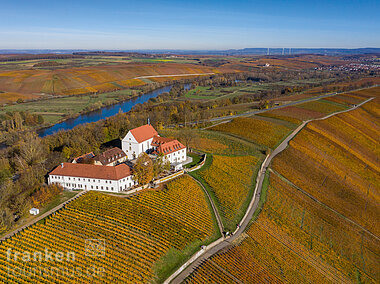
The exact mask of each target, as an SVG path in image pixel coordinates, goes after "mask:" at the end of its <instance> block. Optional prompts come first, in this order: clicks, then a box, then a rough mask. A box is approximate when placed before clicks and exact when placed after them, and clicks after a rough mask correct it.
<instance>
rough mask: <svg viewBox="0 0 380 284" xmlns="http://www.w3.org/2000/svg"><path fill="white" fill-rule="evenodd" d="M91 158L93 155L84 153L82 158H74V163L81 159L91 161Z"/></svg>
mask: <svg viewBox="0 0 380 284" xmlns="http://www.w3.org/2000/svg"><path fill="white" fill-rule="evenodd" d="M93 157H95V155H94V153H93V152H90V153H86V154H83V155H82V156H79V157H76V158H74V161H75V162H77V163H79V162H80V161H81V160H82V159H92V158H93Z"/></svg>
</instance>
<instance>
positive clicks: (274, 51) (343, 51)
mask: <svg viewBox="0 0 380 284" xmlns="http://www.w3.org/2000/svg"><path fill="white" fill-rule="evenodd" d="M44 53H45V54H46V53H55V54H78V55H87V54H88V53H90V55H94V54H96V55H100V54H102V53H104V54H103V55H108V56H109V55H110V53H119V55H121V54H123V53H146V54H147V53H148V54H157V53H158V54H205V55H267V54H270V55H281V54H284V55H289V54H292V55H296V54H324V55H351V54H369V53H372V54H373V53H380V48H370V47H368V48H353V49H350V48H289V47H286V48H243V49H227V50H182V49H148V50H145V49H140V50H139V49H135V50H103V51H98V50H96V49H93V50H79V49H78V50H77V49H70V50H69V49H67V50H64V49H60V50H58V49H57V50H55V49H41V50H39V49H24V50H20V49H0V54H44Z"/></svg>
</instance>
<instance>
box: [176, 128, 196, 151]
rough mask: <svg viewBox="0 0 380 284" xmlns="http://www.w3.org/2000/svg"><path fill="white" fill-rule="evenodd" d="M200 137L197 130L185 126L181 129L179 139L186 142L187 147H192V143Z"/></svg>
mask: <svg viewBox="0 0 380 284" xmlns="http://www.w3.org/2000/svg"><path fill="white" fill-rule="evenodd" d="M197 137H198V135H197V133H196V131H193V130H191V129H189V128H185V129H183V130H181V131H180V133H179V139H180V140H181V141H183V143H185V146H186V148H190V147H191V146H192V143H193V141H194V140H196V138H197Z"/></svg>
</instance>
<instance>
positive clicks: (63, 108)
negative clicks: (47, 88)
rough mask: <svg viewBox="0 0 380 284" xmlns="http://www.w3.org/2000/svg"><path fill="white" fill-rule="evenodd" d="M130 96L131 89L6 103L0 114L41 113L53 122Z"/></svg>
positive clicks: (47, 120)
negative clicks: (11, 103)
mask: <svg viewBox="0 0 380 284" xmlns="http://www.w3.org/2000/svg"><path fill="white" fill-rule="evenodd" d="M131 96H132V90H129V89H127V90H121V91H115V92H109V93H103V94H98V95H85V96H71V97H62V98H53V99H47V100H39V101H34V102H26V103H22V104H15V105H7V106H4V107H1V108H0V114H4V113H6V112H8V111H10V112H13V111H19V112H20V111H27V112H29V113H36V114H41V115H42V117H43V118H44V121H45V123H48V124H54V123H57V122H58V121H60V120H61V119H63V118H65V117H68V116H72V115H75V114H78V113H80V112H82V111H85V110H86V108H88V107H91V106H96V105H99V106H100V105H107V104H114V103H117V102H119V101H122V100H125V99H128V98H130V97H131Z"/></svg>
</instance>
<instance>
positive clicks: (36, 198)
mask: <svg viewBox="0 0 380 284" xmlns="http://www.w3.org/2000/svg"><path fill="white" fill-rule="evenodd" d="M62 191H63V188H62V186H60V185H58V184H50V185H44V186H41V188H40V189H38V190H37V191H36V192H34V193H33V195H32V204H33V207H39V206H43V205H44V204H46V203H47V202H49V201H51V200H52V199H53V198H54V197H55V196H57V195H58V194H59V193H61V192H62Z"/></svg>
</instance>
